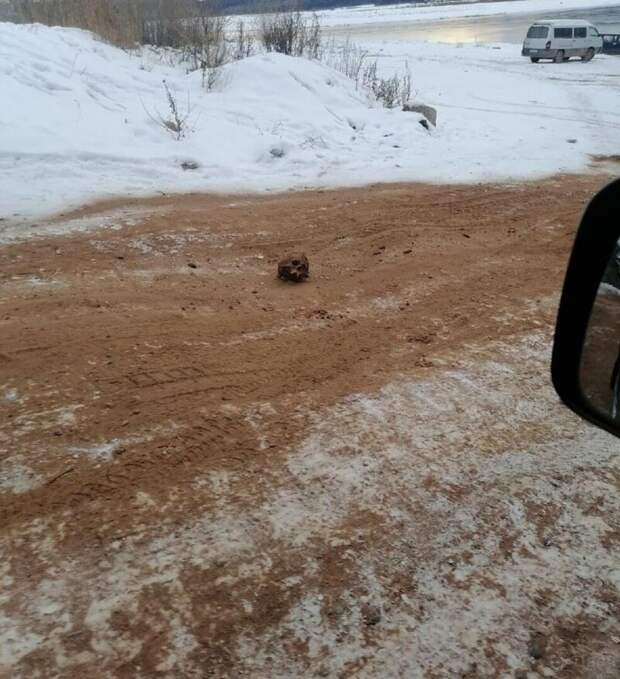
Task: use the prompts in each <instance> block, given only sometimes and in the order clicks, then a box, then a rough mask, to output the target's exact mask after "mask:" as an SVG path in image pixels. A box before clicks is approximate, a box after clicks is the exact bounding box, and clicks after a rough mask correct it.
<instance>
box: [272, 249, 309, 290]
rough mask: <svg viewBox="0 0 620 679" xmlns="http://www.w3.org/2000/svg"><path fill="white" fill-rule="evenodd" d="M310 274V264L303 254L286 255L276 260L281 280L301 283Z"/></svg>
mask: <svg viewBox="0 0 620 679" xmlns="http://www.w3.org/2000/svg"><path fill="white" fill-rule="evenodd" d="M309 274H310V264H309V262H308V258H307V257H306V255H304V254H299V255H293V256H291V257H286V258H285V259H283V260H281V261H280V262H278V278H281V279H282V280H283V281H293V282H294V283H301V281H303V280H305V279H306V278H308V275H309Z"/></svg>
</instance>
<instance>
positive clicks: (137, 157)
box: [0, 3, 620, 231]
mask: <svg viewBox="0 0 620 679" xmlns="http://www.w3.org/2000/svg"><path fill="white" fill-rule="evenodd" d="M501 4H522V3H501ZM443 9H446V8H443ZM365 47H366V48H367V49H368V51H369V57H368V58H369V59H375V58H376V59H377V60H378V63H379V68H380V71H381V72H382V73H383V74H384V75H391V74H392V73H394V72H396V71H401V72H402V71H403V69H404V68H405V64H408V65H409V68H410V70H411V73H412V80H413V88H414V99H415V101H416V102H418V103H424V104H428V105H431V106H434V107H436V108H437V110H438V125H437V128H436V129H433V128H431V129H430V130H426V129H425V128H424V127H422V126H421V125H420V124H419V123H420V116H419V115H418V114H412V113H407V112H403V111H401V110H387V109H385V108H383V107H382V106H380V105H379V104H378V103H377V102H376V101H374V100H372V98H371V97H370V96H369V95H368V93H366V92H364V91H360V90H359V89H358V88H356V85H355V83H354V82H353V81H351V80H350V79H348V78H346V77H344V76H343V75H341V74H340V73H338V72H336V71H335V70H333V69H331V68H329V67H327V66H325V65H324V64H321V63H318V62H316V61H309V60H306V59H301V58H292V57H286V56H283V55H279V54H257V55H255V56H253V57H251V58H249V59H245V60H243V61H240V62H235V63H233V64H229V65H227V66H226V67H225V68H224V69H223V71H222V73H221V75H220V78H219V80H218V82H217V84H216V86H215V87H214V89H213V90H211V91H207V90H206V89H205V88H204V87H203V83H202V77H201V73H200V72H193V73H188V72H187V70H186V68H185V67H184V66H182V65H179V66H175V65H171V62H170V60H169V59H166V58H164V57H163V56H162V54H161V53H157V52H156V51H154V50H151V49H143V50H142V51H141V52H139V53H137V52H127V51H124V50H120V49H117V48H115V47H112V46H110V45H107V44H105V43H103V42H102V41H100V40H98V39H96V38H95V37H94V36H92V35H91V34H89V33H87V32H84V31H80V30H77V29H60V28H48V27H44V26H40V25H29V26H23V25H22V26H18V25H14V24H9V23H0V91H1V92H2V100H3V105H2V106H1V107H0V179H1V181H2V188H3V191H2V193H1V194H0V220H2V221H0V231H1V230H3V228H4V229H6V228H13V227H12V226H11V222H15V221H21V220H23V219H32V218H40V217H43V216H46V215H50V214H52V213H55V212H60V211H62V210H66V209H68V208H70V207H75V206H78V205H80V204H82V203H85V202H87V201H90V200H93V199H100V198H107V197H111V196H116V195H134V196H135V195H146V194H155V193H158V192H172V191H187V190H204V191H224V192H246V191H279V190H286V189H291V188H293V189H298V188H307V187H328V186H351V185H360V184H366V183H371V182H377V181H384V182H389V181H412V180H422V181H437V182H478V181H489V180H490V181H495V180H512V179H522V178H531V177H537V176H544V175H549V174H553V173H556V172H573V171H574V172H578V171H582V170H583V169H584V168H585V167H586V166H587V165H588V163H589V162H590V157H591V154H601V155H604V154H608V153H618V150H619V149H620V111H619V110H618V106H617V102H618V95H617V85H618V80H617V78H618V76H619V75H620V59H618V58H616V57H609V56H597V57H596V58H595V59H594V60H593V61H592V62H590V63H587V64H585V63H581V62H578V61H571V62H569V63H566V64H560V65H556V64H538V65H533V64H531V63H530V62H529V61H528V60H526V59H524V58H522V57H521V56H520V53H519V47H518V46H516V45H506V44H497V45H445V44H433V43H411V42H404V41H403V42H397V41H391V42H382V43H376V44H367V45H365ZM164 81H165V83H166V85H167V87H169V88H170V91H171V92H172V93H173V95H174V97H175V99H176V101H177V105H178V107H179V110H180V113H181V116H182V117H184V118H186V125H185V132H184V134H183V138H181V139H177V138H176V137H177V135H176V134H174V133H173V132H172V131H171V130H169V129H166V127H165V126H164V125H163V124H162V122H163V121H164V120H166V119H167V118H168V117H169V110H168V103H167V98H166V91H165V86H164Z"/></svg>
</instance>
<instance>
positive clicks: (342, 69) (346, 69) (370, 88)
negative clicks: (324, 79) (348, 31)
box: [320, 40, 411, 108]
mask: <svg viewBox="0 0 620 679" xmlns="http://www.w3.org/2000/svg"><path fill="white" fill-rule="evenodd" d="M320 58H321V61H322V62H323V63H325V64H326V65H328V66H331V68H333V69H334V70H336V71H338V72H339V73H342V74H343V75H345V76H346V77H347V78H350V79H351V80H353V81H355V85H356V87H358V88H359V89H361V90H365V91H367V92H370V93H371V94H372V95H373V97H374V98H375V99H376V100H377V101H379V102H380V103H381V104H382V105H383V106H385V107H386V108H395V107H396V106H404V105H405V104H406V103H407V102H408V101H409V99H410V98H411V72H410V70H409V65H408V64H405V71H404V73H403V74H397V73H395V74H394V75H393V76H391V77H389V78H383V77H381V76H380V75H379V74H378V62H377V60H376V59H375V60H373V61H370V60H369V55H368V52H367V51H366V50H364V49H362V48H361V47H359V46H357V45H356V44H355V43H352V42H351V41H350V40H347V41H346V42H344V43H340V44H338V43H331V44H330V45H329V46H328V47H327V48H326V49H325V50H324V51H323V52H322V54H321V57H320Z"/></svg>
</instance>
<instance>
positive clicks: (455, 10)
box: [319, 0, 618, 27]
mask: <svg viewBox="0 0 620 679" xmlns="http://www.w3.org/2000/svg"><path fill="white" fill-rule="evenodd" d="M617 6H618V0H511V1H510V2H506V1H503V2H470V3H465V4H458V5H420V4H416V3H415V2H414V3H411V4H409V3H408V4H403V5H380V6H376V5H359V6H357V7H342V8H337V9H333V10H325V11H323V12H320V13H319V14H320V17H321V23H322V24H323V25H324V26H334V27H335V26H357V25H359V24H369V23H371V24H376V23H392V22H399V23H402V22H405V23H412V22H417V21H439V20H441V19H460V18H464V17H480V16H497V15H508V14H528V13H539V12H550V13H553V12H567V11H570V10H576V9H584V8H592V7H617Z"/></svg>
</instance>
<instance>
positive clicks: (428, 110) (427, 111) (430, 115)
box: [403, 104, 437, 127]
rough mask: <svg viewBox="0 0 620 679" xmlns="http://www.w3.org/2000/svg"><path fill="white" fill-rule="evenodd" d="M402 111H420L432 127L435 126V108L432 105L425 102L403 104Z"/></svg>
mask: <svg viewBox="0 0 620 679" xmlns="http://www.w3.org/2000/svg"><path fill="white" fill-rule="evenodd" d="M403 111H407V112H409V113H421V114H422V115H423V116H424V117H425V118H426V120H428V122H429V123H430V124H431V125H432V126H433V127H436V126H437V109H436V108H433V107H432V106H427V105H426V104H405V105H404V106H403Z"/></svg>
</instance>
